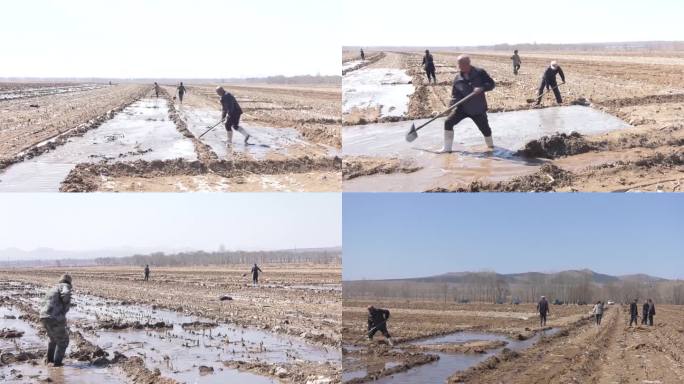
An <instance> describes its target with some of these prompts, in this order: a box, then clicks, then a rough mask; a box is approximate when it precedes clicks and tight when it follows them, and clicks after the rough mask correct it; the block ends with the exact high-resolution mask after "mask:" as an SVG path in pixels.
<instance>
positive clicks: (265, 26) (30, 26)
mask: <svg viewBox="0 0 684 384" xmlns="http://www.w3.org/2000/svg"><path fill="white" fill-rule="evenodd" d="M340 4H341V3H340V1H339V0H335V1H317V0H289V1H279V0H194V1H188V0H118V1H105V0H62V1H55V0H21V1H2V2H0V15H2V23H0V36H2V59H1V60H0V62H1V63H2V64H1V65H0V77H18V76H35V77H48V76H53V77H148V78H161V77H185V78H193V77H194V78H202V77H203V78H208V77H214V78H229V77H252V76H267V75H300V74H314V75H315V74H317V73H321V74H324V75H329V74H335V75H338V74H339V73H340V62H341V51H340V32H341V30H340V28H339V26H340V25H341V21H342V19H341V17H340V12H339V8H340Z"/></svg>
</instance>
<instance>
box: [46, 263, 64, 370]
mask: <svg viewBox="0 0 684 384" xmlns="http://www.w3.org/2000/svg"><path fill="white" fill-rule="evenodd" d="M69 305H71V276H69V275H67V274H64V275H62V277H61V278H60V279H59V282H58V283H57V285H56V286H54V287H53V288H52V289H50V290H49V291H48V292H47V293H46V294H45V298H44V299H43V302H42V305H41V308H40V322H41V324H42V325H43V328H45V332H46V333H47V336H48V339H49V342H48V349H47V357H46V359H45V362H46V363H47V364H52V365H53V366H55V367H61V366H63V365H64V364H63V363H62V361H63V359H64V355H65V353H66V349H67V346H68V345H69V329H68V328H67V321H66V314H67V312H69Z"/></svg>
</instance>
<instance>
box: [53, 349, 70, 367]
mask: <svg viewBox="0 0 684 384" xmlns="http://www.w3.org/2000/svg"><path fill="white" fill-rule="evenodd" d="M66 348H67V347H66V346H65V345H58V346H57V349H56V350H55V362H54V365H53V366H55V367H61V366H63V365H64V364H62V360H64V354H65V353H66Z"/></svg>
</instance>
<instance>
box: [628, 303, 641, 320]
mask: <svg viewBox="0 0 684 384" xmlns="http://www.w3.org/2000/svg"><path fill="white" fill-rule="evenodd" d="M629 314H630V315H631V316H632V317H637V316H639V309H638V308H637V304H636V303H632V304H630V305H629Z"/></svg>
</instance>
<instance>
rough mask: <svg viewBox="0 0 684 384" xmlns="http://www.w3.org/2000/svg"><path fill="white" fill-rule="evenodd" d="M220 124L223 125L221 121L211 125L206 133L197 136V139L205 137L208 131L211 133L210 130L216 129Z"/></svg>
mask: <svg viewBox="0 0 684 384" xmlns="http://www.w3.org/2000/svg"><path fill="white" fill-rule="evenodd" d="M221 123H223V120H221V121H219V122H218V123H216V124H214V125H212V126H211V127H209V129H207V130H206V131H204V133H203V134H201V135H199V137H198V139H201V138H202V136H204V135H206V134H207V133H209V131H211V130H212V129H214V128H216V126H217V125H219V124H221Z"/></svg>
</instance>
